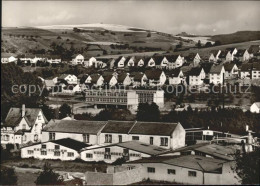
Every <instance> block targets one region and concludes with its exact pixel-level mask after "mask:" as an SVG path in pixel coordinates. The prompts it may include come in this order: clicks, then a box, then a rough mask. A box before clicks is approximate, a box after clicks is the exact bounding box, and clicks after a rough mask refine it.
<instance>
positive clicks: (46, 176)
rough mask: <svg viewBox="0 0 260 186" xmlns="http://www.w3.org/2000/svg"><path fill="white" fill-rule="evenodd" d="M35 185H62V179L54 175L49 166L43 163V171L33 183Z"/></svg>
mask: <svg viewBox="0 0 260 186" xmlns="http://www.w3.org/2000/svg"><path fill="white" fill-rule="evenodd" d="M35 183H36V185H63V184H64V182H63V178H62V177H60V175H59V174H57V173H55V172H54V171H53V170H52V168H51V166H50V164H48V163H45V164H44V167H43V171H42V172H41V173H40V175H39V176H38V178H37V179H36V181H35Z"/></svg>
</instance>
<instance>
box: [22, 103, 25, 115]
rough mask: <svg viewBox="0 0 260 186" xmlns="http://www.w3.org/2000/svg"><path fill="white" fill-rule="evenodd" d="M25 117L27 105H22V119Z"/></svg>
mask: <svg viewBox="0 0 260 186" xmlns="http://www.w3.org/2000/svg"><path fill="white" fill-rule="evenodd" d="M24 116H25V104H23V105H22V117H24Z"/></svg>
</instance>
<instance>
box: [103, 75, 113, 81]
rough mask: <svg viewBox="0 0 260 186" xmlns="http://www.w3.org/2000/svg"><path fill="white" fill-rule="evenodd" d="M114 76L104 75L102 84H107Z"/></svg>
mask: <svg viewBox="0 0 260 186" xmlns="http://www.w3.org/2000/svg"><path fill="white" fill-rule="evenodd" d="M113 77H114V76H113V75H112V74H111V75H109V74H108V75H104V76H103V78H104V82H105V83H108V82H109V81H110V80H111V79H112V78H113Z"/></svg>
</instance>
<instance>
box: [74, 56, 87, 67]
mask: <svg viewBox="0 0 260 186" xmlns="http://www.w3.org/2000/svg"><path fill="white" fill-rule="evenodd" d="M84 59H85V58H84V56H83V55H82V54H74V55H73V56H72V60H71V63H72V64H73V65H82V64H83V63H84Z"/></svg>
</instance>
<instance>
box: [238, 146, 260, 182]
mask: <svg viewBox="0 0 260 186" xmlns="http://www.w3.org/2000/svg"><path fill="white" fill-rule="evenodd" d="M259 161H260V149H259V148H257V149H256V150H255V151H253V152H250V153H243V154H242V155H240V154H237V156H236V168H235V171H236V172H237V174H238V176H239V177H240V178H241V179H242V184H258V185H259V184H260V177H259V175H260V171H259V170H260V168H259V167H260V164H259Z"/></svg>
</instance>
